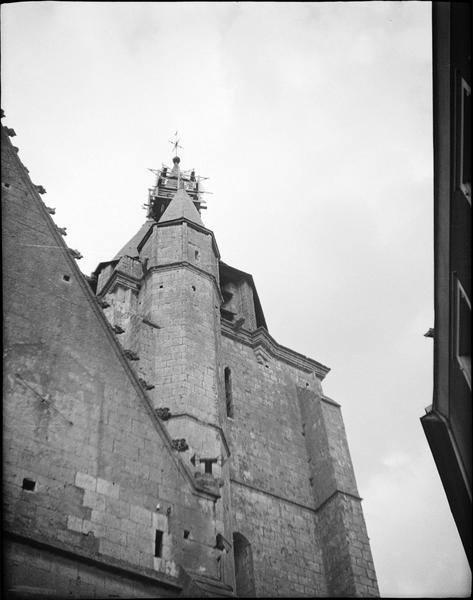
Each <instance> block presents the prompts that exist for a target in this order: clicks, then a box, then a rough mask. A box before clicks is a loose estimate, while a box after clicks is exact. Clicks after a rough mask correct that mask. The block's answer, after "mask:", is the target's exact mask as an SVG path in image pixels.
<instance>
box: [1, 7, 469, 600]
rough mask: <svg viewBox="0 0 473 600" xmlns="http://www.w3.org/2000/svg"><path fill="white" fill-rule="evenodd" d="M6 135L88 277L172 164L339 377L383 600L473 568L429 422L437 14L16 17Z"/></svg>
mask: <svg viewBox="0 0 473 600" xmlns="http://www.w3.org/2000/svg"><path fill="white" fill-rule="evenodd" d="M1 10H2V48H1V50H2V65H1V66H2V83H3V99H2V104H3V108H4V110H5V112H6V115H7V117H6V119H4V121H3V123H4V124H7V125H8V126H10V127H13V128H14V129H15V130H16V133H17V137H16V138H15V139H14V143H15V145H17V146H19V148H20V158H21V159H22V160H23V162H24V163H25V165H26V166H27V167H28V168H29V170H30V175H31V177H32V179H33V181H34V182H35V183H37V184H42V185H43V186H44V187H45V188H46V189H47V191H48V194H47V195H46V196H45V197H44V198H45V199H46V203H47V204H48V205H49V206H53V207H56V216H55V220H56V223H57V224H58V225H59V226H61V227H67V232H68V236H67V238H66V241H67V243H68V245H69V246H70V247H72V248H77V249H78V250H80V251H81V252H82V254H83V255H84V258H83V259H82V260H81V261H80V262H79V263H78V264H79V266H80V268H81V269H82V271H83V272H85V273H90V272H91V271H92V270H93V269H94V268H95V266H96V265H97V263H98V262H100V261H103V260H109V259H111V258H112V257H113V255H114V254H115V253H116V252H117V251H118V250H119V249H120V248H121V246H122V245H123V244H124V243H125V242H126V241H127V239H128V238H130V237H131V236H132V235H133V234H134V233H135V232H136V231H137V229H138V228H139V227H140V225H141V224H142V223H143V221H144V219H145V211H144V210H143V209H142V204H143V203H144V202H146V199H147V188H148V187H149V186H150V185H152V183H153V175H152V173H150V172H149V171H148V170H147V169H148V168H153V167H154V168H156V167H159V166H160V165H161V163H162V162H165V163H167V164H169V163H170V162H171V157H172V154H171V145H170V144H169V142H168V140H169V139H171V137H172V134H173V132H174V131H175V130H178V131H179V134H180V138H181V144H182V146H183V149H182V150H181V151H180V156H181V159H182V161H181V166H182V167H183V168H184V169H188V168H193V167H195V169H196V171H197V173H198V174H200V175H203V176H208V177H209V178H210V179H209V180H208V182H207V187H206V189H207V190H208V191H210V192H212V195H210V194H209V195H208V196H207V201H208V211H207V213H204V215H203V218H204V222H205V224H206V226H207V227H208V228H210V229H212V230H213V231H214V232H215V234H216V238H217V242H218V245H219V248H220V252H221V255H222V259H223V260H224V261H225V262H227V263H230V264H231V265H232V266H235V267H236V268H239V269H242V270H244V271H248V272H250V273H252V274H253V276H254V278H255V282H256V286H257V288H258V292H259V296H260V299H261V301H262V304H263V310H264V312H265V316H266V320H267V323H268V327H269V331H270V333H271V334H272V335H273V337H275V338H276V340H277V341H279V342H280V343H281V344H283V345H286V346H289V347H290V348H293V349H295V350H298V351H299V352H302V353H303V354H306V355H308V356H310V357H312V358H314V359H316V360H319V361H320V362H322V363H324V364H326V365H328V366H330V367H331V369H332V371H331V373H330V374H329V375H328V376H327V378H326V380H325V387H324V389H325V393H326V394H327V395H328V396H330V397H333V398H334V399H335V400H337V401H338V402H340V403H341V404H342V407H343V415H344V419H345V425H346V429H347V434H348V439H349V443H350V447H351V452H352V458H353V462H354V465H355V471H356V474H357V480H358V486H359V490H360V494H361V496H362V497H363V498H364V503H363V506H364V512H365V518H366V521H367V526H368V533H369V535H370V537H371V544H372V551H373V556H374V562H375V567H376V570H377V574H378V578H379V585H380V590H381V593H382V595H384V596H395V597H402V596H445V595H450V596H464V595H467V594H468V592H469V588H470V577H471V576H470V571H469V568H468V563H467V561H466V558H465V554H464V551H463V549H462V546H461V543H460V539H459V536H458V534H457V531H456V528H455V525H454V522H453V519H452V516H451V514H450V511H449V508H448V504H447V501H446V498H445V494H444V492H443V488H442V486H441V483H440V479H439V477H438V474H437V471H436V469H435V466H434V462H433V459H432V455H431V454H430V451H429V448H428V445H427V442H426V438H425V436H424V433H423V430H422V427H421V425H420V422H419V418H420V417H421V416H422V414H423V413H424V408H425V407H426V406H427V405H429V404H430V403H431V401H432V340H431V339H427V338H425V337H423V334H424V333H425V332H426V331H427V329H428V328H429V327H431V326H432V325H433V247H432V244H433V241H432V122H431V115H432V99H431V94H432V85H431V14H430V13H431V5H430V2H366V3H357V2H353V3H346V2H343V3H342V2H340V3H338V2H337V3H324V2H313V3H311V2H307V3H297V2H293V3H284V2H277V3H276V2H274V3H273V2H269V3H246V2H241V3H231V2H228V3H227V2H226V3H199V2H193V3H179V2H177V3H169V4H168V3H164V2H159V3H139V2H133V3H126V2H124V3H100V2H91V3H82V2H21V3H17V4H8V5H5V4H4V5H2V8H1Z"/></svg>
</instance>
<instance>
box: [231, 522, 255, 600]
mask: <svg viewBox="0 0 473 600" xmlns="http://www.w3.org/2000/svg"><path fill="white" fill-rule="evenodd" d="M233 557H234V560H235V581H236V595H237V596H238V597H239V598H254V597H255V576H254V572H253V554H252V551H251V544H250V542H249V541H248V540H247V539H246V537H245V536H244V535H242V534H241V533H234V534H233Z"/></svg>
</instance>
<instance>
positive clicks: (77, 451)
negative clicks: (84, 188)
mask: <svg viewBox="0 0 473 600" xmlns="http://www.w3.org/2000/svg"><path fill="white" fill-rule="evenodd" d="M2 153H3V157H2V158H3V159H4V162H3V170H2V180H3V183H4V184H6V185H4V186H3V187H4V189H3V191H4V199H3V225H4V235H3V278H4V280H3V282H4V310H5V322H4V346H5V361H4V367H5V377H4V415H3V416H4V431H3V434H4V448H3V449H4V454H3V460H4V472H3V475H4V482H3V499H4V518H5V529H6V531H7V533H8V532H11V534H14V535H17V536H18V535H19V536H22V537H23V538H24V539H25V540H32V541H37V542H38V541H41V542H42V543H43V544H46V545H47V546H48V547H50V548H52V549H57V548H67V549H68V551H69V552H70V553H75V554H77V556H86V557H88V558H93V559H94V560H96V561H97V563H96V564H97V565H98V566H97V568H98V569H100V563H103V564H104V565H105V564H109V563H110V564H113V565H115V566H117V567H120V569H122V572H123V573H126V572H127V570H128V571H130V572H136V571H138V572H139V573H141V574H142V575H146V576H147V577H148V578H151V580H155V581H156V582H157V585H158V584H159V582H160V581H161V580H162V581H165V580H169V579H170V580H172V581H173V582H174V585H177V583H176V582H177V581H178V578H179V567H178V565H179V564H180V563H181V561H182V560H183V557H184V555H189V554H191V555H193V556H194V561H193V567H195V568H196V569H197V570H200V571H201V572H202V573H204V574H205V573H207V574H209V575H212V576H217V574H218V561H217V559H218V558H219V556H220V554H221V552H220V551H218V550H215V537H216V534H217V533H218V531H220V530H221V523H220V521H219V522H218V523H217V522H216V520H215V511H214V507H215V504H214V501H215V498H214V497H213V496H209V495H206V494H205V493H203V492H198V491H196V488H195V486H194V485H193V481H192V480H191V478H190V477H189V474H188V473H187V471H186V470H185V469H184V467H183V465H182V460H181V458H180V457H179V456H178V453H177V452H176V450H174V449H173V448H172V445H171V439H170V436H169V434H168V433H167V431H166V430H165V428H164V427H163V425H162V423H161V422H160V421H159V419H158V418H157V417H156V414H155V412H154V410H153V405H152V402H151V400H150V398H149V397H148V396H147V395H146V393H145V391H144V390H143V388H142V387H141V385H140V383H139V381H138V373H137V372H136V370H135V368H134V366H133V365H132V364H131V363H130V362H129V360H128V359H127V358H126V357H125V356H124V354H123V350H122V348H121V346H120V344H119V343H118V342H117V339H116V337H115V334H114V333H113V332H112V330H111V327H110V326H109V324H108V323H107V321H106V319H105V318H104V316H103V314H102V308H100V305H99V303H98V301H97V300H96V298H95V297H94V296H93V294H92V292H91V290H90V289H89V287H88V284H87V282H86V280H85V278H84V277H83V275H82V274H81V273H80V271H79V269H78V268H77V266H76V264H75V262H74V260H73V259H72V257H71V255H70V253H69V251H68V249H67V247H66V245H65V244H64V240H63V238H62V236H61V235H60V234H59V233H58V231H57V228H56V225H55V224H54V222H53V220H52V219H51V217H50V216H49V214H48V212H47V210H46V208H45V206H44V204H43V202H42V200H41V198H40V197H39V195H38V193H37V191H36V190H35V188H34V187H33V185H32V183H31V181H30V180H29V177H28V175H27V173H26V170H25V169H24V167H23V166H22V165H21V163H20V162H19V161H18V157H17V156H16V153H15V152H14V150H13V149H12V147H11V145H10V143H9V141H8V140H5V143H3V144H2ZM25 480H30V481H31V482H33V483H34V489H32V490H28V489H24V488H25V485H26V486H28V485H32V484H28V481H26V483H25ZM158 505H159V508H157V506H158ZM157 529H159V530H161V531H162V532H163V543H162V551H161V556H160V557H157V556H155V550H156V548H155V534H156V530H157ZM184 530H190V531H191V536H190V538H189V539H185V538H184V535H183V532H184ZM193 540H194V543H195V541H198V542H199V546H198V550H197V549H195V550H194V552H189V547H190V544H191V543H192V541H193ZM35 557H36V558H37V555H33V556H32V557H31V560H29V561H25V564H28V567H29V568H27V569H25V568H21V567H20V566H18V565H17V566H18V568H15V570H14V571H12V573H13V572H14V573H15V578H16V579H15V582H16V583H17V582H18V581H19V580H20V579H22V581H23V583H24V584H25V585H29V586H33V587H34V586H39V587H41V586H42V585H43V581H42V579H41V577H40V576H39V574H38V573H39V571H38V570H37V569H35V564H34V562H35V560H36V558H35ZM188 562H189V561H188ZM20 572H21V573H20ZM60 576H61V572H60V571H58V577H60ZM9 584H10V585H13V584H12V582H11V581H10V582H9ZM130 585H131V584H130ZM129 589H130V588H129V587H127V586H125V587H123V588H121V595H122V596H127V595H128V593H129ZM153 589H154V588H153ZM74 593H75V592H74ZM97 593H98V592H97Z"/></svg>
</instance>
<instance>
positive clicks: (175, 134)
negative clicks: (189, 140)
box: [169, 131, 183, 156]
mask: <svg viewBox="0 0 473 600" xmlns="http://www.w3.org/2000/svg"><path fill="white" fill-rule="evenodd" d="M174 138H175V139H174V141H173V140H169V143H170V144H172V146H173V150H174V152H175V153H176V156H177V149H178V148H181V150H183V147H182V146H180V145H179V138H178V137H177V131H176V132H175V133H174Z"/></svg>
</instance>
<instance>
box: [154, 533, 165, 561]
mask: <svg viewBox="0 0 473 600" xmlns="http://www.w3.org/2000/svg"><path fill="white" fill-rule="evenodd" d="M154 555H155V556H156V558H161V557H162V555H163V532H162V531H160V530H159V529H156V537H155V540H154Z"/></svg>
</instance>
